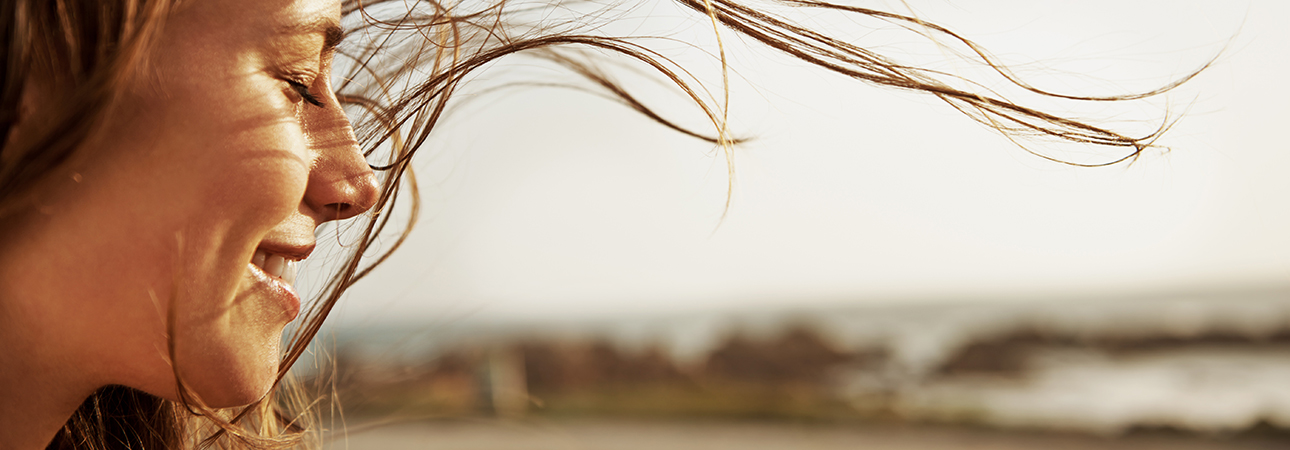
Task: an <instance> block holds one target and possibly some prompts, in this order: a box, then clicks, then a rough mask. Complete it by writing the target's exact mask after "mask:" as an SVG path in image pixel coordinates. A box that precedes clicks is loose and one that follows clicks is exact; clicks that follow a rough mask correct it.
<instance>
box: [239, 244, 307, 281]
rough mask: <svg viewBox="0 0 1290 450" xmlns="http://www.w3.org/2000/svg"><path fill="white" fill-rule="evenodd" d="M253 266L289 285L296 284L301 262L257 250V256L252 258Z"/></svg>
mask: <svg viewBox="0 0 1290 450" xmlns="http://www.w3.org/2000/svg"><path fill="white" fill-rule="evenodd" d="M251 264H254V265H255V266H256V267H259V268H260V270H263V271H264V273H267V274H269V275H271V276H274V277H278V278H281V279H282V281H286V282H287V284H290V285H293V286H294V285H295V284H296V272H297V271H298V270H299V266H300V261H293V260H290V259H287V258H285V257H283V256H282V255H271V254H269V253H268V252H265V251H264V250H256V251H255V256H252V257H251Z"/></svg>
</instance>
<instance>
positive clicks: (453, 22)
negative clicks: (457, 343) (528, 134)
mask: <svg viewBox="0 0 1290 450" xmlns="http://www.w3.org/2000/svg"><path fill="white" fill-rule="evenodd" d="M175 2H176V0H114V1H108V0H10V1H7V2H4V3H3V4H0V36H3V38H4V39H5V41H4V42H3V43H0V62H3V64H4V66H3V67H2V68H0V138H2V139H3V142H4V147H3V148H0V223H3V221H5V220H7V219H8V218H10V217H11V216H12V215H15V214H19V213H22V212H24V211H28V210H30V208H31V207H32V203H31V200H32V197H33V196H34V195H36V194H37V193H39V192H40V190H41V189H43V187H44V186H45V185H47V184H49V183H52V182H56V181H57V180H58V179H59V177H60V169H61V168H63V167H65V166H67V165H68V162H69V161H71V160H72V159H74V158H77V157H78V155H77V149H78V147H79V146H80V144H81V143H82V142H84V141H85V140H86V139H88V138H89V137H90V136H92V135H93V134H94V133H95V132H96V131H97V127H98V126H99V124H100V123H101V122H102V118H103V117H105V116H106V115H107V114H109V113H110V111H111V109H112V108H113V105H114V103H115V102H116V96H117V95H118V94H119V93H120V91H121V88H120V87H121V86H122V85H123V84H124V83H125V82H126V80H128V79H129V77H132V76H135V74H137V73H138V71H139V70H140V69H141V68H142V67H143V66H144V64H145V62H146V55H147V52H148V49H149V47H150V45H151V44H152V43H153V42H154V41H155V40H156V39H157V37H158V36H159V35H160V34H161V30H162V29H163V27H164V23H165V19H166V17H167V15H168V14H170V12H171V11H172V10H173V8H174V3H175ZM677 2H678V3H679V4H680V5H683V6H685V7H687V8H689V9H691V10H693V11H694V12H696V13H697V14H700V15H701V17H706V18H707V19H709V20H710V21H711V23H712V27H713V30H714V32H716V33H717V37H718V46H719V49H720V50H721V51H722V55H721V57H720V61H721V63H722V68H723V73H724V70H725V64H726V59H725V58H724V48H720V42H721V41H720V36H721V35H722V33H724V32H728V31H733V32H735V33H738V34H740V35H742V36H745V37H747V38H749V39H751V40H753V41H756V42H759V43H761V44H764V45H765V46H767V47H769V48H771V49H774V50H776V51H779V52H782V53H784V54H787V55H790V56H792V57H794V58H797V59H798V60H801V61H803V62H805V63H808V64H811V65H814V66H817V67H820V68H822V69H825V70H828V71H832V72H836V73H839V74H842V75H845V76H848V77H851V78H854V79H856V80H858V81H861V82H864V83H869V84H873V85H878V86H883V87H889V88H895V89H900V90H906V91H912V92H917V93H922V94H928V95H932V96H935V97H937V98H939V99H941V100H943V101H945V102H946V103H948V104H949V105H951V106H952V107H954V108H956V109H957V110H959V111H961V112H963V113H964V114H965V115H967V116H968V117H970V118H972V119H974V120H977V121H979V122H981V123H983V124H986V125H987V126H990V127H992V128H994V129H996V130H998V131H1000V132H1002V133H1004V134H1006V135H1008V136H1009V137H1023V138H1034V137H1039V138H1053V139H1058V140H1065V141H1073V142H1079V143H1086V144H1092V145H1096V146H1105V147H1111V148H1116V149H1123V151H1122V152H1120V153H1119V154H1117V155H1114V156H1112V157H1109V158H1107V159H1106V160H1105V161H1099V162H1092V163H1089V162H1068V163H1071V164H1075V165H1081V166H1095V165H1107V164H1115V163H1119V162H1123V161H1126V160H1131V159H1133V158H1135V157H1137V156H1138V155H1139V154H1141V152H1142V151H1143V150H1144V149H1146V148H1148V147H1150V146H1151V145H1152V143H1153V142H1154V140H1155V139H1156V138H1158V137H1159V136H1160V134H1161V133H1163V132H1164V131H1165V130H1167V129H1168V125H1169V124H1170V122H1169V121H1168V120H1163V119H1162V120H1161V121H1160V124H1159V126H1157V127H1154V128H1153V129H1151V130H1149V131H1148V132H1145V133H1143V134H1142V135H1140V136H1129V135H1125V134H1122V133H1120V132H1117V131H1114V130H1111V129H1109V128H1106V127H1103V126H1100V125H1097V124H1095V123H1092V122H1089V121H1085V120H1079V119H1074V118H1070V117H1065V116H1063V115H1062V114H1059V113H1054V112H1049V111H1045V110H1041V109H1037V108H1033V107H1028V106H1025V105H1022V104H1019V103H1016V102H1013V101H1011V100H1008V99H1007V98H1004V97H1003V96H1001V95H999V94H996V93H995V92H994V91H992V90H990V89H986V88H983V87H981V86H982V85H981V84H979V83H977V82H975V81H974V80H966V79H962V78H960V77H957V76H954V75H951V74H947V73H944V72H938V71H936V70H931V69H927V68H922V67H917V66H912V65H905V64H902V63H900V62H899V61H896V60H893V59H891V58H888V57H887V56H884V55H883V54H881V53H878V52H876V51H874V50H872V49H869V48H866V47H864V46H861V45H858V44H854V43H852V42H848V41H845V40H841V39H838V38H835V37H831V36H830V35H827V34H823V33H821V32H819V31H817V30H812V29H808V28H803V27H800V26H797V25H794V24H793V23H791V22H789V21H788V20H786V19H782V18H780V17H777V16H774V15H771V14H769V13H766V12H764V11H761V10H758V9H753V8H750V7H748V6H746V5H744V4H741V3H736V2H734V1H731V0H677ZM404 4H405V2H404V1H403V0H399V1H397V2H395V1H391V0H369V1H358V0H346V1H345V2H344V5H343V13H344V15H345V22H346V23H347V24H349V25H351V27H352V28H351V30H350V32H351V34H352V35H356V36H361V37H362V38H363V40H362V41H361V42H355V43H351V44H349V45H348V46H344V47H342V49H341V55H342V57H343V58H348V59H349V60H351V62H352V64H350V65H349V66H347V67H349V68H350V69H349V71H348V72H347V73H340V74H337V75H338V76H339V79H343V80H344V82H342V83H340V84H339V85H338V86H337V88H336V89H337V96H338V98H339V99H340V100H341V101H342V102H343V103H346V104H347V105H350V106H351V107H352V108H354V109H352V110H351V113H353V115H354V116H356V117H357V119H356V120H355V121H354V128H355V131H356V133H357V135H358V137H359V140H360V142H361V144H362V148H364V150H365V152H366V154H367V155H368V157H369V161H376V162H375V163H373V168H374V169H377V170H380V171H382V172H383V174H384V175H383V177H384V180H383V187H382V189H381V195H380V198H379V201H378V202H377V203H376V205H375V206H374V207H373V209H372V212H373V213H372V214H370V215H368V216H367V217H366V218H365V222H362V223H361V232H360V233H359V234H358V236H359V237H358V238H357V241H356V242H354V243H353V244H352V245H349V246H348V247H347V248H346V249H345V250H346V251H347V252H348V254H347V255H346V257H345V260H344V264H343V265H342V266H341V268H340V271H339V273H337V274H336V275H335V276H334V277H333V278H331V279H330V280H329V282H328V283H327V284H326V286H325V288H324V290H323V294H322V295H321V297H320V299H319V300H317V301H315V302H313V303H311V304H310V305H309V307H308V308H307V309H306V310H305V311H304V312H303V313H302V316H303V318H302V319H301V324H300V326H299V327H298V328H297V329H296V331H295V333H294V334H293V335H292V337H291V339H290V343H289V344H288V347H287V350H286V354H285V355H284V356H283V359H282V364H281V366H280V372H279V380H280V381H281V380H286V379H287V378H286V373H287V370H288V369H289V368H290V367H291V365H292V364H294V363H295V361H296V360H297V359H299V358H300V357H301V355H302V354H303V353H304V352H305V351H306V347H307V345H308V344H309V342H310V341H311V340H312V339H313V337H314V336H315V335H316V334H317V332H318V330H319V328H320V327H321V325H322V322H323V319H325V318H326V317H327V315H328V313H329V312H330V311H331V309H332V308H333V307H334V306H335V304H336V302H337V301H338V299H339V298H340V296H341V294H342V293H343V292H344V291H345V290H346V289H347V288H349V287H350V286H352V285H353V284H354V283H355V282H357V281H358V280H359V279H361V278H362V277H364V276H365V275H367V274H368V273H369V272H370V271H371V270H372V269H373V268H374V267H376V266H377V265H379V264H380V263H381V262H382V261H384V260H385V259H386V258H387V257H388V256H389V255H390V253H391V252H393V251H394V250H396V249H397V248H398V247H399V245H400V244H402V242H403V240H404V239H405V238H406V237H407V233H408V232H409V231H410V229H411V227H412V225H413V223H414V222H415V220H416V217H417V214H416V213H417V207H418V202H417V201H416V198H417V190H416V178H415V176H414V173H413V172H412V170H411V169H410V166H409V164H410V160H411V158H412V156H413V155H414V154H415V153H416V151H417V149H419V148H421V147H422V146H423V145H424V144H425V142H426V141H427V139H428V138H429V137H430V134H431V132H432V131H433V130H434V129H435V125H436V123H438V121H439V120H440V119H441V118H442V117H443V115H444V114H445V112H446V111H448V110H449V109H450V107H451V105H452V104H451V103H450V102H449V100H450V99H451V98H452V96H453V93H454V92H456V91H457V90H458V88H459V87H460V86H461V85H462V84H463V83H465V82H467V81H468V80H469V79H470V76H471V75H472V74H473V73H474V72H475V71H477V70H479V69H481V68H483V67H485V66H487V65H488V64H489V63H491V62H494V61H497V60H499V59H501V58H503V57H506V56H508V55H513V54H517V53H526V54H530V55H534V56H538V57H541V58H545V59H547V60H549V61H551V62H553V63H555V64H557V65H559V66H562V67H565V68H567V69H568V70H569V71H570V72H572V73H573V74H575V75H577V76H579V77H581V78H583V79H585V80H587V81H589V82H590V83H589V84H588V85H583V87H581V89H595V90H600V91H601V93H602V94H606V95H607V96H609V97H611V98H614V99H616V100H617V101H619V102H621V103H622V104H624V105H625V106H627V107H629V108H632V109H634V110H636V111H638V112H640V113H641V114H643V115H644V116H646V117H647V118H649V119H651V120H654V121H657V122H658V123H661V124H663V125H664V126H667V127H669V128H672V129H674V130H676V131H678V132H681V133H685V134H687V135H690V136H694V137H697V138H701V139H704V140H707V141H710V142H712V143H715V144H718V145H720V146H721V147H722V148H723V149H725V150H726V151H727V152H729V151H730V149H731V146H732V145H733V144H736V143H737V142H738V141H739V139H736V138H734V137H732V136H731V133H730V132H729V130H727V128H726V118H725V111H726V104H725V103H724V101H721V100H716V99H715V98H714V97H713V96H708V95H706V94H707V91H705V89H704V86H703V84H702V83H701V82H700V81H698V80H696V79H694V77H692V76H690V75H689V73H688V72H686V71H685V69H684V68H683V67H680V66H679V65H677V64H676V63H674V62H673V61H671V60H670V59H668V58H667V57H666V56H664V55H663V54H661V53H658V52H656V51H654V50H651V49H650V48H649V47H648V46H646V45H645V44H642V43H641V42H640V41H638V40H633V39H632V38H631V37H623V36H609V35H604V34H600V33H597V32H595V31H594V30H595V29H596V27H595V25H596V24H595V23H579V22H576V21H567V22H563V23H556V24H537V25H538V26H527V25H528V24H525V23H523V22H517V20H519V19H520V16H521V15H522V14H523V13H524V12H525V11H524V10H523V9H517V8H514V7H512V5H511V4H510V2H508V0H496V1H494V2H493V3H487V4H482V5H481V6H479V7H478V8H477V9H475V10H469V11H467V10H462V9H461V7H459V6H455V5H454V4H452V3H449V2H439V1H434V0H425V1H421V2H416V3H414V4H413V5H412V6H411V8H410V9H403V8H404V6H403V5H404ZM780 4H782V5H787V6H791V7H797V8H811V9H819V10H826V11H834V12H838V13H842V14H848V15H854V16H857V17H863V18H868V19H873V20H877V21H880V22H882V23H886V24H889V25H894V26H896V27H900V28H903V29H906V30H908V31H910V32H911V33H914V34H917V35H921V36H926V37H928V38H929V39H932V40H934V41H935V42H937V43H938V45H946V46H957V47H959V48H961V49H964V53H965V54H967V55H968V56H969V57H970V59H973V60H975V61H976V62H978V63H979V64H981V65H982V66H983V67H987V68H989V69H990V70H992V71H993V72H994V73H995V74H997V75H998V76H999V77H1001V78H1002V79H1003V80H1005V81H1006V82H1007V83H1010V84H1011V85H1012V86H1013V87H1016V88H1020V89H1021V90H1023V91H1026V92H1029V93H1032V94H1035V95H1038V96H1040V97H1046V98H1051V99H1059V100H1068V101H1074V102H1121V101H1132V100H1139V99H1144V98H1148V97H1152V96H1156V95H1159V94H1162V93H1164V92H1167V91H1169V90H1170V89H1173V88H1174V87H1176V86H1178V85H1180V84H1182V83H1184V82H1186V81H1187V80H1189V79H1190V78H1191V77H1192V76H1194V75H1195V74H1196V73H1197V72H1199V71H1200V70H1203V69H1204V67H1201V68H1200V69H1198V70H1197V71H1196V72H1193V73H1191V74H1189V75H1187V76H1184V77H1182V78H1180V79H1178V80H1175V81H1173V82H1170V83H1167V84H1165V85H1163V86H1162V87H1160V88H1159V89H1154V90H1151V91H1149V92H1143V93H1136V94H1126V95H1112V96H1100V97H1099V96H1081V95H1068V94H1063V93H1057V92H1050V91H1046V90H1043V89H1039V88H1036V87H1034V86H1031V85H1029V84H1026V83H1025V82H1024V81H1022V80H1020V79H1019V78H1017V77H1016V76H1014V75H1013V74H1012V73H1011V72H1009V71H1008V70H1007V69H1006V68H1005V67H1003V66H1001V65H1000V64H998V63H996V62H995V61H994V60H993V59H992V58H991V57H990V56H989V54H988V53H986V52H985V51H984V50H982V49H981V48H980V47H978V46H977V45H976V44H974V43H973V42H972V41H970V40H968V39H965V38H964V37H962V36H960V35H958V34H956V33H954V32H953V31H951V30H949V29H946V28H944V27H941V26H938V25H936V24H932V23H928V22H925V21H922V20H919V19H918V18H915V17H910V16H906V15H900V14H894V13H890V12H884V11H878V10H872V9H865V8H858V7H852V6H846V5H839V4H833V3H828V2H822V1H813V0H781V1H780ZM722 27H724V29H723V28H722ZM723 30H725V31H723ZM611 55H618V56H621V57H625V58H627V60H628V61H630V62H634V63H636V64H639V65H641V67H644V68H646V69H649V70H652V71H654V72H656V73H657V74H660V75H661V76H662V77H664V78H666V79H667V80H668V81H670V82H671V83H673V84H674V85H675V86H676V87H677V88H678V89H679V90H680V91H681V92H682V93H684V94H685V95H686V96H687V97H688V98H689V99H690V100H692V101H693V103H694V104H695V105H696V106H697V107H698V108H699V110H700V112H701V113H702V114H703V115H704V117H705V118H706V121H708V122H710V123H711V125H712V127H713V130H714V131H713V132H712V133H702V132H698V131H694V130H692V129H690V128H689V127H686V126H683V125H681V124H679V123H678V122H675V121H672V120H670V119H668V118H666V117H664V116H663V115H661V114H659V113H657V112H655V111H654V110H653V109H651V108H650V107H649V106H647V105H646V104H645V102H643V101H641V100H640V99H639V98H637V97H636V96H635V95H633V94H632V93H631V91H630V90H629V89H628V88H627V87H626V86H624V85H622V84H620V83H618V82H616V81H615V79H614V77H613V76H612V74H611V72H609V71H607V70H606V69H605V67H606V66H607V65H605V64H602V63H603V62H604V61H605V60H606V59H608V58H610V57H611ZM337 67H345V66H340V65H338V66H337ZM46 80H48V81H46ZM37 82H48V83H50V84H51V85H53V86H57V87H58V88H59V92H60V94H59V95H58V97H57V98H54V99H50V101H49V102H46V103H43V104H41V105H40V108H38V109H34V110H32V111H25V110H23V107H24V104H23V98H22V96H23V94H24V92H25V90H26V89H27V85H28V83H37ZM956 86H967V88H962V87H956ZM724 87H725V86H724V79H723V88H724ZM976 88H979V89H976ZM19 120H24V121H28V120H35V121H38V122H37V123H39V124H41V127H40V128H39V129H36V130H34V131H33V132H30V133H27V132H26V130H24V133H23V135H22V136H15V135H11V133H10V130H11V129H12V128H13V126H14V124H15V123H17V121H19ZM1022 148H1026V147H1025V146H1022ZM1026 149H1027V151H1031V150H1030V149H1028V148H1026ZM378 151H379V152H381V154H380V155H378V154H377V153H378ZM1032 153H1035V154H1037V155H1039V156H1040V157H1043V158H1046V159H1050V160H1058V161H1060V160H1059V159H1058V158H1053V157H1050V156H1046V155H1043V154H1040V153H1037V152H1033V151H1032ZM727 155H729V153H727ZM401 194H407V195H410V196H411V197H412V199H411V203H410V204H409V208H410V212H411V214H410V215H408V216H407V217H408V219H407V221H406V222H405V223H403V224H402V226H401V229H400V230H397V239H395V240H394V242H393V243H392V244H386V245H385V249H384V251H383V252H382V253H380V254H378V255H376V256H375V257H371V258H368V259H367V260H365V259H363V258H361V256H363V255H368V254H369V250H370V247H371V246H372V244H373V243H374V242H375V239H376V238H377V236H380V235H381V234H382V233H383V232H385V230H386V229H387V228H388V227H389V226H390V225H391V224H390V223H389V222H390V220H391V218H393V217H395V216H396V214H393V210H394V208H395V206H396V205H397V204H398V203H399V199H400V197H399V196H400V195H401ZM176 380H177V382H178V383H179V385H180V392H181V394H183V395H181V398H183V399H184V401H181V402H171V401H167V400H163V399H159V398H156V397H153V396H151V395H148V394H145V393H142V392H139V391H136V390H133V389H130V388H127V387H120V386H109V387H105V388H102V389H100V390H99V391H98V392H96V393H95V394H93V395H92V396H91V397H90V398H88V399H87V400H86V401H85V402H84V404H82V406H81V408H80V409H79V410H78V411H77V412H76V413H75V414H74V415H73V416H72V417H71V418H70V419H69V420H68V422H67V424H66V426H64V428H63V430H62V431H61V432H60V433H59V434H58V436H57V438H56V439H55V440H54V442H52V443H51V444H50V446H49V448H57V449H84V448H90V449H111V448H176V447H185V446H199V447H201V446H218V447H221V448H234V447H250V448H275V447H286V446H293V445H298V444H307V442H306V439H305V438H306V436H305V435H304V434H303V433H302V431H301V430H302V429H304V428H307V426H308V423H306V421H305V419H306V418H307V417H308V416H307V415H306V414H304V412H305V411H306V410H307V409H308V407H307V406H304V405H307V404H308V402H307V401H305V400H308V399H307V398H306V397H301V396H300V395H299V392H300V391H299V390H289V389H288V390H283V388H282V387H281V386H280V387H279V389H278V393H277V395H276V396H275V395H270V396H268V397H266V398H265V399H262V400H261V401H260V402H257V403H256V404H253V405H250V406H247V407H243V408H231V409H227V410H213V409H210V408H205V407H203V406H201V405H200V404H193V402H190V401H188V397H187V395H186V390H185V389H186V388H184V387H183V384H182V380H180V379H179V378H178V377H176ZM280 384H283V383H280ZM284 393H285V394H284Z"/></svg>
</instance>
